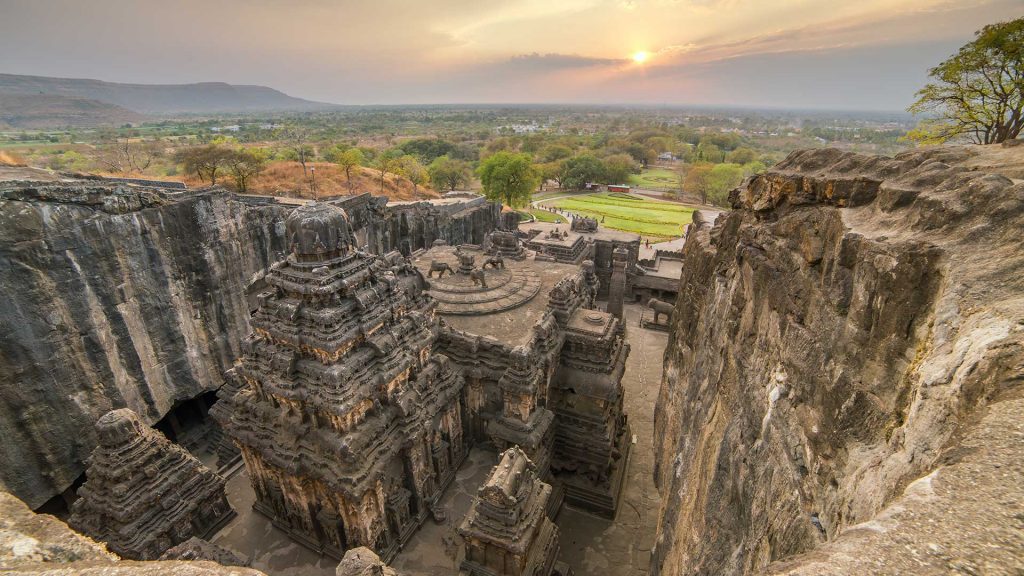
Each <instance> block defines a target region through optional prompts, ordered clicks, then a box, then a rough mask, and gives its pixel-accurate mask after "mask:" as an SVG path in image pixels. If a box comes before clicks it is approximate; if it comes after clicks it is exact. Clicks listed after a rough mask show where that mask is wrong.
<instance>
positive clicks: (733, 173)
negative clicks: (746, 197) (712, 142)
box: [707, 163, 744, 206]
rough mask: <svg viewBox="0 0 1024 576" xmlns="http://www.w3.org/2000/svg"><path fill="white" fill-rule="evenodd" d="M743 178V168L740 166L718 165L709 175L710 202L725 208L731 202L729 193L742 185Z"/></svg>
mask: <svg viewBox="0 0 1024 576" xmlns="http://www.w3.org/2000/svg"><path fill="white" fill-rule="evenodd" d="M743 177H744V173H743V167H742V166H740V165H739V164H731V163H725V164H716V165H715V167H714V168H712V169H711V172H709V173H708V178H707V180H708V192H707V193H708V200H710V201H711V203H712V204H717V205H719V206H724V205H725V204H726V202H728V200H729V192H730V191H731V190H732V189H733V188H735V187H737V186H739V185H740V182H742V181H743Z"/></svg>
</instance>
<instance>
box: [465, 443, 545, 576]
mask: <svg viewBox="0 0 1024 576" xmlns="http://www.w3.org/2000/svg"><path fill="white" fill-rule="evenodd" d="M549 498H551V486H549V485H547V484H545V483H543V482H541V481H540V479H538V478H537V467H536V466H534V464H533V462H531V461H530V459H529V458H528V457H527V456H526V454H524V453H523V451H522V450H520V449H519V447H517V446H516V447H512V448H509V449H508V450H506V451H505V453H504V454H502V455H501V461H500V462H499V463H498V465H497V466H496V467H495V468H494V471H493V472H491V475H490V477H489V478H488V479H487V482H485V483H484V485H483V486H481V487H480V490H479V491H478V492H477V497H476V498H475V499H474V501H473V506H472V507H471V508H470V509H469V512H468V513H467V514H466V519H465V520H463V522H462V525H461V526H460V527H459V534H461V535H462V537H463V539H464V540H465V542H466V558H465V560H463V562H462V567H461V568H462V573H463V574H469V575H470V576H493V575H499V576H525V575H528V576H548V575H549V574H551V572H552V570H553V568H554V565H555V558H556V557H557V556H558V528H556V527H555V525H554V523H552V522H551V520H550V519H549V518H548V517H547V514H546V510H547V505H548V499H549Z"/></svg>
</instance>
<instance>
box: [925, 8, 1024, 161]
mask: <svg viewBox="0 0 1024 576" xmlns="http://www.w3.org/2000/svg"><path fill="white" fill-rule="evenodd" d="M928 75H929V76H930V77H931V78H932V79H933V81H932V82H930V83H928V84H927V85H925V87H924V88H922V89H921V90H920V91H919V92H918V93H917V98H918V99H917V102H914V104H912V105H911V106H910V108H909V110H910V111H911V112H913V113H914V114H920V113H930V114H934V115H935V117H934V118H929V119H926V120H924V121H922V122H921V124H920V125H918V127H917V128H915V129H914V130H911V131H910V133H908V134H907V137H908V138H910V139H912V140H917V141H920V142H924V143H939V142H945V141H947V140H951V139H955V138H961V137H966V138H969V139H970V140H971V141H973V142H975V143H977V144H996V143H999V142H1003V141H1004V140H1012V139H1014V138H1016V137H1017V136H1018V135H1019V134H1020V131H1021V129H1022V128H1024V18H1018V19H1016V20H1013V21H1010V22H1001V23H999V24H990V25H988V26H985V27H984V28H982V29H981V30H980V31H979V32H978V33H977V34H976V38H975V39H974V40H973V41H972V42H970V43H968V44H966V45H964V46H963V47H962V48H960V51H959V52H957V53H956V54H955V55H953V56H952V57H950V58H949V59H948V60H946V61H945V62H943V63H942V64H939V65H938V66H936V67H935V68H932V69H931V70H930V71H929V72H928Z"/></svg>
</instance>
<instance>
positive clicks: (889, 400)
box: [652, 148, 1024, 575]
mask: <svg viewBox="0 0 1024 576" xmlns="http://www.w3.org/2000/svg"><path fill="white" fill-rule="evenodd" d="M985 154H986V151H985V150H978V149H954V148H945V149H935V150H929V151H917V152H912V153H907V154H904V155H901V156H897V157H896V158H881V157H866V156H860V155H855V154H849V153H841V152H839V151H836V150H813V151H805V152H796V153H793V154H791V155H790V156H789V157H788V158H787V159H786V160H785V161H784V162H782V163H781V164H779V165H777V166H776V167H774V168H773V169H772V170H771V171H769V172H768V173H766V174H762V175H760V176H757V177H754V178H753V179H751V180H749V181H748V182H747V183H746V184H745V185H744V186H743V187H741V188H740V189H738V190H737V191H735V192H734V193H733V195H732V202H733V207H734V210H733V211H732V212H729V213H727V214H723V215H722V216H720V217H719V218H718V220H717V222H716V223H715V224H714V226H712V225H711V224H710V223H707V222H702V219H700V218H695V219H694V225H693V226H691V227H690V229H689V231H688V233H687V238H686V247H685V250H684V263H683V275H682V279H681V285H680V291H679V299H678V301H677V302H676V308H675V313H674V316H673V319H672V321H671V324H672V326H671V328H672V336H671V339H670V341H669V346H668V349H667V351H666V357H665V362H666V366H665V376H664V379H663V382H662V385H661V389H660V393H659V399H658V405H657V408H656V413H655V424H656V433H655V443H656V450H657V466H656V471H655V476H656V481H657V483H658V485H659V488H660V490H661V492H662V495H663V504H662V510H661V520H660V526H659V536H658V541H657V545H656V550H655V552H654V556H653V560H652V573H654V574H665V575H675V574H748V573H754V572H757V571H759V570H760V569H762V568H764V567H766V566H767V565H768V564H769V563H771V562H773V561H776V560H780V559H783V558H787V557H791V556H793V555H795V554H798V553H801V552H805V551H808V550H811V549H813V548H815V547H818V546H821V547H822V549H827V547H828V546H829V545H830V544H831V543H830V541H831V540H833V539H836V538H837V537H839V536H840V535H841V534H842V533H844V532H845V531H848V529H849V528H850V527H853V526H855V525H857V524H859V523H863V522H866V521H869V520H872V519H874V518H876V517H877V516H878V514H879V512H880V511H882V510H883V509H884V508H885V507H886V506H887V505H889V504H890V503H891V502H893V501H894V500H895V499H897V498H899V497H900V496H901V495H902V494H903V492H904V489H905V488H906V487H907V486H908V485H909V484H910V483H911V482H913V481H914V480H915V479H918V478H921V477H923V476H926V475H929V474H937V477H938V478H940V479H941V478H943V470H944V468H945V467H946V466H950V465H952V464H953V463H955V461H956V460H957V459H958V458H959V456H958V455H957V454H958V445H959V442H960V439H961V438H962V437H963V435H964V434H965V433H967V432H969V431H970V429H971V428H972V426H974V423H975V422H977V421H978V420H979V419H980V418H981V417H982V416H983V415H984V414H985V413H986V412H987V411H989V410H991V409H993V408H994V405H995V404H997V403H1005V402H1006V401H1008V400H1009V399H1011V398H1012V396H1014V395H1015V394H1019V392H1020V390H1021V379H1020V374H1021V373H1022V371H1024V351H1022V341H1024V275H1022V274H1021V272H1020V271H1021V270H1024V250H1022V249H1021V230H1024V184H1022V183H1021V182H1020V181H1019V180H1018V181H1013V180H1011V179H1009V178H1007V177H1006V176H1004V175H1001V174H999V173H998V172H999V169H998V168H990V167H985V158H986V157H985ZM967 165H970V166H972V168H971V169H967V168H965V166H967ZM1017 176H1018V177H1019V176H1020V175H1017ZM1003 405H1005V404H1000V406H1003ZM950 474H952V473H950ZM1004 480H1005V481H1006V482H1008V483H1009V484H1010V487H1009V488H1010V489H1009V490H1008V492H1005V493H1004V494H1005V496H1004V501H1003V502H1002V503H998V502H993V506H992V509H993V514H994V515H995V516H994V517H993V518H990V519H985V518H974V519H971V518H970V517H969V516H967V517H964V516H958V517H956V518H955V519H950V521H955V522H961V523H962V525H961V526H957V527H953V532H957V533H959V534H960V535H961V536H960V538H958V539H955V540H954V543H953V544H951V545H950V546H951V547H952V549H951V550H948V551H947V553H948V554H949V555H950V556H956V555H957V554H958V552H957V547H958V546H961V547H963V548H964V549H966V548H967V547H969V544H968V543H969V542H971V541H972V539H974V540H977V539H978V538H984V537H985V536H981V535H980V534H981V532H980V531H978V530H977V529H976V528H974V524H977V523H982V522H991V521H1000V522H1002V521H1005V522H1006V523H1007V524H1009V525H1011V528H1010V531H1011V532H1012V531H1013V528H1012V525H1013V524H1014V522H1016V526H1018V529H1017V537H1016V538H1015V539H1014V538H1013V537H1010V544H1009V545H1010V547H1012V546H1013V545H1014V544H1012V542H1013V541H1016V542H1017V544H1016V545H1017V546H1019V545H1020V544H1021V542H1022V540H1024V539H1022V538H1021V537H1020V531H1019V517H1018V519H1017V520H1014V519H1013V518H1012V515H1013V510H1014V502H1016V503H1017V506H1019V504H1020V492H1021V477H1020V466H1017V467H1016V468H1015V469H1013V470H1007V474H1006V478H1005V479H1004ZM990 492H991V491H990ZM936 497H937V498H958V497H959V496H958V495H957V494H949V493H945V494H944V495H943V494H940V495H938V496H936ZM942 508H943V507H942V506H932V507H931V509H933V514H939V513H938V512H934V510H941V509H942ZM1016 510H1017V511H1018V512H1019V507H1018V508H1016ZM1003 516H1006V518H1003ZM997 519H998V520H997ZM945 521H947V519H946V518H943V517H942V516H941V515H939V516H934V517H931V518H929V517H924V518H915V520H914V522H917V523H928V522H931V523H934V524H933V525H936V526H937V525H940V524H941V523H943V522H945ZM886 538H888V537H886ZM868 540H869V539H863V541H864V542H868ZM842 541H843V542H849V541H850V539H849V538H844V539H842ZM1003 544H1004V545H1005V544H1006V542H1003ZM919 545H920V546H925V545H927V542H922V543H920V544H919ZM875 546H878V543H877V542H876V543H875ZM908 546H909V544H908ZM875 549H876V550H881V549H882V548H881V547H878V548H875ZM906 549H907V547H905V546H891V547H889V548H887V550H904V551H905V550H906ZM998 549H999V547H998V546H997V547H996V548H995V549H994V550H993V551H992V554H993V555H994V556H998V554H999V552H998ZM871 550H872V549H871V547H870V546H869V545H865V547H864V548H863V549H860V550H858V549H857V548H856V545H854V546H852V547H851V546H850V545H848V544H847V547H846V548H844V550H843V553H844V554H846V557H848V558H849V557H850V556H851V555H852V556H856V555H858V554H860V555H864V556H870V555H871V554H872V551H871ZM1018 550H1019V548H1018ZM1004 551H1005V550H1004ZM925 552H926V551H925ZM925 552H922V554H921V556H922V557H924V556H925ZM1001 561H1002V562H1004V563H1007V562H1010V563H1011V564H1009V565H1012V560H1006V557H1005V556H1004V558H1003V559H1002V560H1001ZM940 564H941V563H940ZM880 565H881V566H885V565H886V564H885V562H884V561H883V562H881V563H880ZM892 565H895V564H892ZM892 565H891V566H892ZM878 566H879V564H875V565H874V566H872V568H871V571H872V572H874V573H879V572H877V571H876V570H877V569H878ZM862 568H864V567H862ZM918 568H920V566H918ZM905 569H909V570H910V571H911V572H913V571H914V568H913V567H910V568H905ZM816 570H817V572H816V573H841V572H843V571H842V570H839V569H838V568H836V566H835V565H830V564H828V563H827V562H825V563H822V564H818V565H817V566H816ZM896 571H898V570H896ZM882 572H883V573H885V570H882ZM889 572H890V573H891V572H893V571H892V570H890V571H889ZM848 573H858V572H857V571H856V570H853V571H851V572H848Z"/></svg>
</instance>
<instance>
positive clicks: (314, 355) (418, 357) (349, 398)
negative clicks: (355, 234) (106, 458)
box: [221, 203, 466, 560]
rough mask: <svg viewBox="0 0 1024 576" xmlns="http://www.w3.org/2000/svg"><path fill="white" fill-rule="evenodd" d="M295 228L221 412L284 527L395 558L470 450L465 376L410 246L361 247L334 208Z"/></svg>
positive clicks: (322, 208) (297, 217)
mask: <svg viewBox="0 0 1024 576" xmlns="http://www.w3.org/2000/svg"><path fill="white" fill-rule="evenodd" d="M286 229H287V235H288V240H289V245H290V247H291V254H290V255H289V256H288V257H287V259H286V260H284V261H282V262H278V263H276V264H274V265H273V266H272V267H271V269H270V271H269V272H268V274H267V277H266V281H267V284H268V285H269V286H270V289H268V290H267V291H265V292H263V293H261V294H259V296H258V299H259V309H258V310H257V311H256V313H255V314H254V315H253V318H252V327H253V334H252V335H251V336H250V337H249V338H247V339H246V340H245V342H244V343H243V356H242V358H241V359H240V360H239V362H238V363H237V364H236V366H235V368H234V373H233V376H234V377H236V378H237V379H238V381H240V382H244V386H243V387H242V388H241V389H240V390H239V391H238V392H236V393H235V394H234V395H233V396H232V398H231V402H230V403H229V404H227V405H226V406H227V407H229V408H230V417H229V418H226V419H224V418H221V420H222V423H223V425H224V428H225V430H226V432H227V434H228V435H229V436H230V437H231V438H232V439H233V440H234V442H235V443H236V444H237V445H238V446H239V448H240V450H241V453H242V458H243V460H244V462H245V466H246V469H247V470H248V472H249V476H250V478H251V480H252V483H253V489H254V491H255V492H256V499H257V500H256V504H255V508H256V509H257V510H258V511H260V512H262V513H264V514H266V515H267V516H270V517H271V518H272V519H273V520H274V524H275V525H276V526H278V527H280V528H282V529H284V530H286V531H287V532H288V533H289V534H291V536H292V537H293V538H295V539H296V540H297V541H298V542H300V543H301V544H304V545H306V546H308V547H310V548H312V549H314V550H316V551H318V552H323V553H327V554H330V555H332V556H335V557H338V558H341V556H342V555H343V554H344V552H345V550H347V549H350V548H354V547H358V546H366V547H368V548H371V549H373V550H374V551H375V552H377V553H378V554H380V555H381V556H383V557H384V558H385V559H386V560H390V559H391V558H392V557H393V556H394V554H395V553H396V552H397V550H398V548H399V546H400V545H401V544H402V542H404V541H405V540H406V539H407V538H408V537H409V536H410V535H411V534H412V532H413V531H414V530H415V529H416V527H418V526H419V525H420V523H422V521H423V520H424V519H425V518H426V515H427V514H428V512H429V511H430V509H431V507H432V506H433V504H434V502H435V501H436V499H437V496H438V494H439V493H440V490H441V489H442V488H443V487H444V485H445V484H446V483H447V482H449V481H450V480H451V478H452V477H453V476H454V472H455V469H456V468H457V467H458V465H459V464H460V463H461V461H462V459H463V458H464V457H465V455H466V446H465V443H464V434H463V424H462V408H461V390H462V387H463V380H462V377H461V375H460V374H458V373H457V372H456V371H455V370H453V368H452V367H451V366H450V363H449V362H448V359H447V358H446V357H444V356H441V355H434V354H432V350H433V343H434V339H435V331H436V329H437V322H436V320H435V317H434V309H435V306H436V304H435V303H434V302H433V301H432V300H431V299H430V298H429V297H428V296H427V295H426V293H425V291H424V288H425V283H424V280H423V276H422V275H421V274H420V273H419V272H418V271H417V270H416V269H415V268H413V267H412V266H411V265H410V264H409V263H408V261H407V260H406V259H405V258H404V257H402V256H401V254H399V253H397V252H391V253H389V254H387V255H385V256H383V257H380V256H375V255H372V254H368V253H365V252H362V251H359V250H356V249H355V248H354V243H353V241H352V237H351V236H352V235H351V232H350V228H349V224H348V218H347V215H346V214H345V211H344V210H342V209H341V208H339V207H337V206H334V205H331V204H326V203H310V204H307V205H305V206H301V207H299V208H297V209H295V211H294V212H293V213H292V214H291V215H290V216H289V217H288V219H287V221H286Z"/></svg>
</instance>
